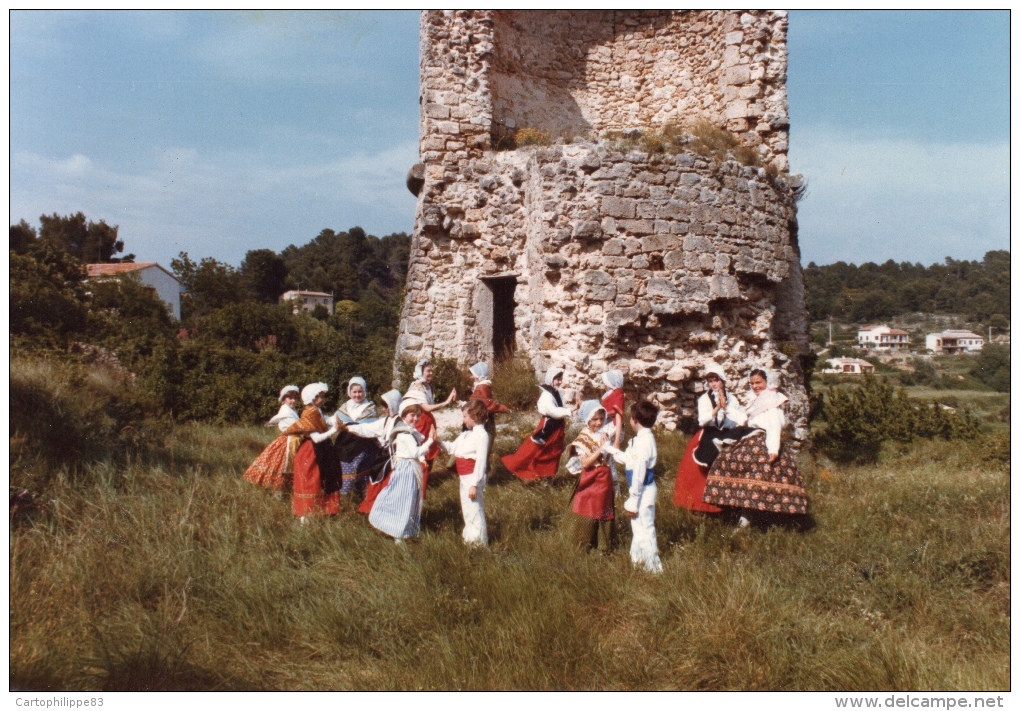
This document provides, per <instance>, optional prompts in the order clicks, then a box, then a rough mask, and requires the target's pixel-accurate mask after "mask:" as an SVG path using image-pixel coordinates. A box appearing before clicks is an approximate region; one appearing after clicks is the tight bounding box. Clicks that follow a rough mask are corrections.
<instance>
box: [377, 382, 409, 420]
mask: <svg viewBox="0 0 1020 711" xmlns="http://www.w3.org/2000/svg"><path fill="white" fill-rule="evenodd" d="M379 398H380V399H381V400H382V401H383V402H385V403H386V408H387V409H388V410H389V411H390V415H392V416H394V417H396V416H397V414H398V413H399V412H400V402H401V400H402V399H403V398H401V396H400V391H399V390H397V389H396V388H394V389H393V390H390V391H389V392H385V393H383V394H382V395H380V396H379Z"/></svg>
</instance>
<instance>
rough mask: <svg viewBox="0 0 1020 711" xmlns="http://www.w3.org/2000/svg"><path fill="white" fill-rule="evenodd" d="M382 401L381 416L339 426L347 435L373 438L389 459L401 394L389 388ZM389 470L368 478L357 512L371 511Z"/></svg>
mask: <svg viewBox="0 0 1020 711" xmlns="http://www.w3.org/2000/svg"><path fill="white" fill-rule="evenodd" d="M380 399H381V400H382V401H383V406H382V407H383V412H384V414H383V416H382V417H379V418H377V419H375V420H368V421H365V422H355V423H353V424H350V425H346V424H344V423H343V422H341V423H340V428H341V429H342V430H344V431H345V432H346V433H347V434H349V435H354V436H356V437H361V438H363V439H366V440H372V439H374V441H375V443H376V445H377V446H378V448H379V450H380V451H381V452H382V453H383V456H385V457H386V458H387V459H389V441H390V435H391V434H392V433H393V428H394V427H395V426H396V425H397V423H398V422H400V417H399V416H398V415H397V413H399V412H400V402H401V399H402V398H401V396H400V391H399V390H390V391H389V392H386V393H383V394H382V395H381V396H380ZM378 464H379V462H378V460H377V461H376V462H375V464H374V465H373V466H372V471H371V472H370V474H369V476H370V477H372V476H373V475H374V474H376V473H377V472H376V469H377V468H378ZM389 477H390V472H389V471H386V472H383V473H381V476H380V478H379V479H378V480H376V481H373V480H371V478H370V480H369V482H368V486H367V487H366V489H365V498H364V500H363V501H362V502H361V505H359V506H358V513H363V514H367V513H370V512H371V511H372V505H373V504H374V503H375V500H376V497H378V496H379V492H380V491H382V490H383V489H384V488H386V484H387V483H388V482H389Z"/></svg>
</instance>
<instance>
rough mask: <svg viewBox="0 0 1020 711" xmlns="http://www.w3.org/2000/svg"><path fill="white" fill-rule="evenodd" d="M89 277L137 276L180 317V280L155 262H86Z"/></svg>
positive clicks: (172, 312) (175, 316)
mask: <svg viewBox="0 0 1020 711" xmlns="http://www.w3.org/2000/svg"><path fill="white" fill-rule="evenodd" d="M85 268H86V270H87V273H88V277H89V279H117V278H120V277H123V276H129V277H132V278H137V279H138V281H139V282H141V283H142V284H143V285H144V286H147V287H149V288H150V289H152V290H153V291H155V292H156V296H158V297H159V298H160V299H162V300H163V302H164V303H165V304H166V305H167V308H168V309H169V310H170V314H171V315H172V316H173V317H174V318H175V319H177V320H180V318H181V282H179V281H178V280H177V277H175V276H174V275H173V274H171V273H170V272H168V271H167V270H166V269H164V268H163V267H161V266H159V265H158V264H156V262H117V263H112V264H106V263H104V264H86V265H85Z"/></svg>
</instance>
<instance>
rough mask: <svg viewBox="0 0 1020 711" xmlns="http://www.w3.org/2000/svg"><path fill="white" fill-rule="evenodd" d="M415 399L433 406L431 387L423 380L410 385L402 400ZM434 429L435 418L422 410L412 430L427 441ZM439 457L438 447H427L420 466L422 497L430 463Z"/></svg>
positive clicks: (429, 472) (433, 397) (425, 488)
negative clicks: (422, 484) (422, 482)
mask: <svg viewBox="0 0 1020 711" xmlns="http://www.w3.org/2000/svg"><path fill="white" fill-rule="evenodd" d="M409 398H415V399H418V400H421V401H422V402H424V403H425V404H427V405H435V404H436V397H435V394H434V393H433V392H432V386H431V385H429V384H428V383H426V382H425V381H424V380H415V381H414V382H413V383H411V387H409V388H408V389H407V393H405V395H404V399H409ZM434 427H436V417H435V415H433V414H432V413H431V412H428V411H427V410H425V409H424V408H422V412H421V415H419V416H418V422H417V423H416V424H415V426H414V428H415V429H416V430H418V432H419V434H421V436H422V439H423V440H425V439H428V438H429V435H430V434H431V433H432V429H433V428H434ZM438 456H439V445H437V444H433V445H432V446H431V447H429V450H428V452H426V453H425V462H424V464H422V477H423V480H424V482H425V484H424V486H423V487H422V497H424V496H425V492H427V491H428V488H429V474H431V473H432V461H433V460H434V459H435V458H436V457H438Z"/></svg>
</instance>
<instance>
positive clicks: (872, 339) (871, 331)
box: [857, 324, 910, 351]
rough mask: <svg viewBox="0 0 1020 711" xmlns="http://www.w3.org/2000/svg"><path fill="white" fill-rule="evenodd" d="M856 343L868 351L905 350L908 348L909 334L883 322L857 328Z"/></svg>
mask: <svg viewBox="0 0 1020 711" xmlns="http://www.w3.org/2000/svg"><path fill="white" fill-rule="evenodd" d="M857 345H859V346H860V347H861V348H863V349H865V350H869V351H870V350H874V351H898V350H907V349H909V348H910V334H909V333H907V332H906V331H902V330H900V329H898V328H889V327H888V326H886V325H885V324H882V325H881V326H862V327H861V328H859V329H858V330H857Z"/></svg>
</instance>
